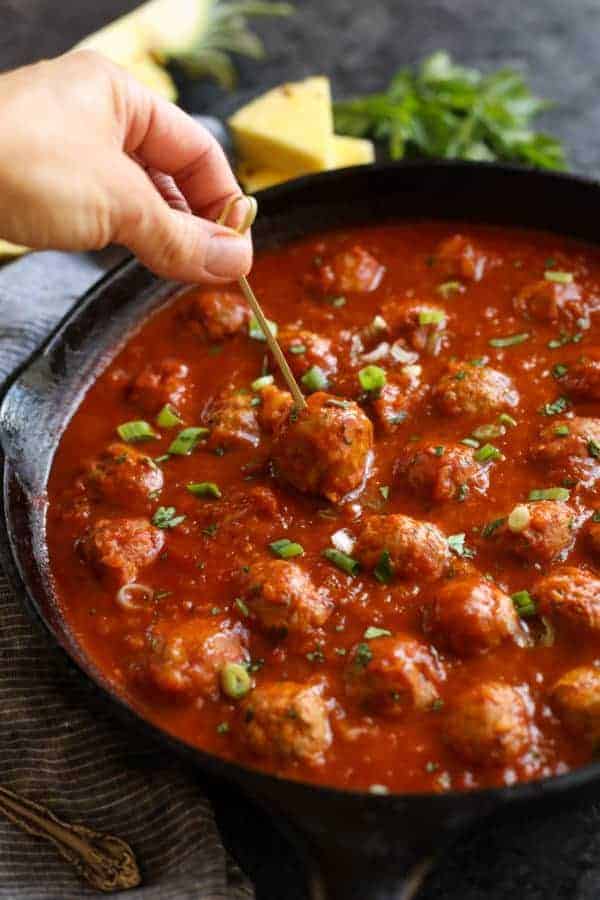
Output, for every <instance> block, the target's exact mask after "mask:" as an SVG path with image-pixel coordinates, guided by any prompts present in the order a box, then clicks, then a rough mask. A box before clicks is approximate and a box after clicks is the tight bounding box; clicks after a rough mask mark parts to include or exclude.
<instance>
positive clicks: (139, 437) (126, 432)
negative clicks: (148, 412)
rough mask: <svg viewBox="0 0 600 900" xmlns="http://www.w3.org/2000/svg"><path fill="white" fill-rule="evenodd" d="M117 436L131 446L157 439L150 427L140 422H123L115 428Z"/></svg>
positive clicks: (146, 423)
mask: <svg viewBox="0 0 600 900" xmlns="http://www.w3.org/2000/svg"><path fill="white" fill-rule="evenodd" d="M117 434H118V435H119V437H120V438H121V440H122V441H125V442H126V443H128V444H133V443H135V442H136V441H148V440H151V439H152V438H157V437H158V435H157V434H156V432H155V431H154V430H153V429H152V426H151V425H149V424H148V422H143V421H141V420H138V421H135V422H123V424H122V425H118V426H117Z"/></svg>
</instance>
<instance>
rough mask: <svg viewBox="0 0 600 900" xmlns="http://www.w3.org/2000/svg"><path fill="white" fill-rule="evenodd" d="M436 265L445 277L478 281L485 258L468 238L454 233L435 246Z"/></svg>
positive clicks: (481, 276)
mask: <svg viewBox="0 0 600 900" xmlns="http://www.w3.org/2000/svg"><path fill="white" fill-rule="evenodd" d="M435 260H436V266H437V268H438V269H440V270H441V271H442V273H443V274H444V276H445V277H447V278H463V279H465V281H480V280H481V278H483V273H484V270H485V266H486V262H487V260H486V258H485V256H484V254H483V253H481V252H480V251H479V250H477V248H476V247H475V246H474V244H472V243H471V241H469V240H468V238H466V237H464V236H463V235H462V234H455V235H454V236H453V237H451V238H448V239H447V240H445V241H442V243H441V244H440V245H439V247H438V248H437V252H436V255H435Z"/></svg>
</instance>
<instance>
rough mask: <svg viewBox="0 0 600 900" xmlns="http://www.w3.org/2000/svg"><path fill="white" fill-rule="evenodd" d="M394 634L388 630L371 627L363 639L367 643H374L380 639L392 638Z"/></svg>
mask: <svg viewBox="0 0 600 900" xmlns="http://www.w3.org/2000/svg"><path fill="white" fill-rule="evenodd" d="M391 636H392V632H391V631H388V630H387V628H377V626H376V625H369V627H368V628H367V629H366V631H365V633H364V634H363V637H364V639H365V641H374V640H376V639H377V638H380V637H391Z"/></svg>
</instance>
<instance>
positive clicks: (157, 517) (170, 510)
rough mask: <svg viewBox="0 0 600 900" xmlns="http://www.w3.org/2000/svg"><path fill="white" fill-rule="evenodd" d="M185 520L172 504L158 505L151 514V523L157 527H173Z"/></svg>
mask: <svg viewBox="0 0 600 900" xmlns="http://www.w3.org/2000/svg"><path fill="white" fill-rule="evenodd" d="M182 522H185V516H178V515H177V513H176V512H175V507H174V506H159V507H158V509H157V510H156V512H155V513H154V515H153V516H152V524H153V525H156V527H157V528H175V527H176V526H177V525H181V523H182Z"/></svg>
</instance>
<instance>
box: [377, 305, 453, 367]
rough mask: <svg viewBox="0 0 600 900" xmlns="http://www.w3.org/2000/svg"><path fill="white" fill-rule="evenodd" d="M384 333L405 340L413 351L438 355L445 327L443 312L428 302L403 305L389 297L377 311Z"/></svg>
mask: <svg viewBox="0 0 600 900" xmlns="http://www.w3.org/2000/svg"><path fill="white" fill-rule="evenodd" d="M381 315H382V317H383V319H384V320H385V322H386V325H387V327H388V331H389V332H390V334H391V335H392V336H394V337H397V336H401V337H405V338H406V339H407V340H408V342H409V343H410V345H411V347H413V349H414V350H417V351H419V352H427V353H431V354H433V355H436V354H437V353H439V351H440V349H441V346H442V340H441V338H442V335H443V333H444V330H445V328H446V324H447V316H446V311H445V310H444V309H443V307H441V306H435V305H434V304H432V303H414V302H413V303H408V304H407V303H406V302H405V301H404V302H403V301H402V300H398V299H396V298H392V299H391V300H389V301H388V302H387V303H385V304H384V305H383V306H382V308H381Z"/></svg>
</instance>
